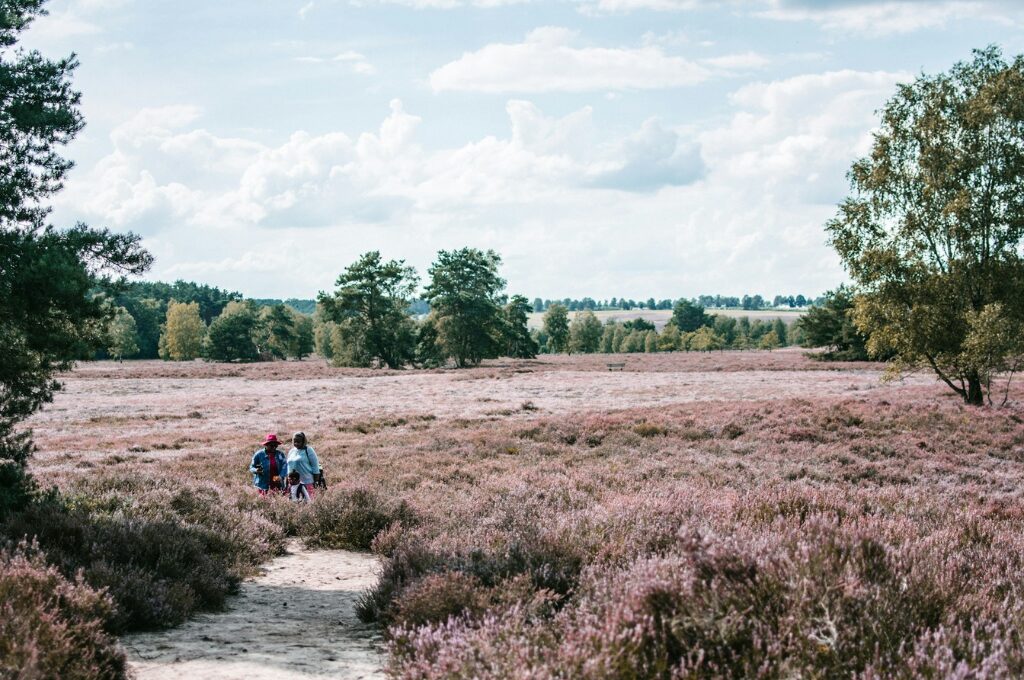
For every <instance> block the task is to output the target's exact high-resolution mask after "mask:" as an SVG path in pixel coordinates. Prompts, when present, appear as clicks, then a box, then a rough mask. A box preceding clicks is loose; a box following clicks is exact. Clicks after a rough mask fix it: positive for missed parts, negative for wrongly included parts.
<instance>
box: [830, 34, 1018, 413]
mask: <svg viewBox="0 0 1024 680" xmlns="http://www.w3.org/2000/svg"><path fill="white" fill-rule="evenodd" d="M1022 138H1024V57H1020V56H1018V57H1017V58H1016V59H1014V60H1013V62H1012V63H1009V64H1008V63H1007V62H1006V61H1004V60H1003V58H1002V54H1001V53H1000V51H999V50H998V49H997V48H995V47H989V48H987V49H985V50H981V51H975V52H974V58H973V59H972V60H971V61H969V62H962V63H958V64H956V65H954V66H953V68H952V69H950V71H949V72H948V73H940V74H938V75H934V76H928V75H922V76H919V77H918V78H917V79H916V80H915V81H914V82H913V83H911V84H909V85H902V86H900V87H899V88H898V90H897V92H896V95H895V96H894V97H893V98H892V99H891V100H889V102H888V103H887V104H886V105H885V107H884V109H883V110H882V121H881V126H880V128H879V130H878V132H876V133H875V137H874V144H873V147H872V150H871V154H870V156H868V157H867V158H862V159H860V160H858V161H857V162H855V163H854V164H853V167H852V169H851V170H850V174H849V177H850V182H851V185H852V189H853V192H852V195H851V196H850V197H849V198H847V199H846V201H845V202H844V203H843V204H842V205H841V206H840V207H839V214H838V215H837V216H836V217H835V218H834V219H833V220H831V221H830V222H829V223H828V225H827V229H828V232H829V234H830V237H831V243H832V245H833V246H834V247H835V248H836V250H837V252H838V253H839V256H840V258H841V259H842V262H843V264H844V265H845V266H846V269H847V271H848V272H849V273H850V276H851V277H852V278H853V280H854V281H855V282H856V283H857V285H858V290H859V293H860V295H859V296H858V298H857V302H856V305H857V306H856V312H855V321H856V323H857V325H858V327H859V328H860V329H861V330H863V331H865V332H866V333H868V335H869V340H868V349H869V351H872V352H880V351H884V350H886V349H889V350H892V351H893V352H894V353H895V355H896V359H897V361H896V362H895V363H894V366H896V367H897V368H899V367H907V368H909V367H916V366H921V365H924V366H928V367H930V368H931V370H933V371H934V372H935V373H936V374H937V375H938V377H939V378H940V379H941V380H942V381H944V382H945V383H946V384H947V385H948V386H949V387H950V388H951V389H952V390H953V391H954V392H956V393H957V394H959V395H960V396H961V397H962V398H963V400H964V401H965V402H966V403H968V404H975V405H977V404H982V403H984V398H985V379H984V375H985V373H986V372H988V371H989V366H987V365H985V363H984V362H985V361H988V360H991V361H997V362H1002V361H1003V360H1004V359H1005V357H999V356H994V357H993V356H990V357H988V358H987V359H983V358H980V357H978V356H975V355H974V353H973V352H971V351H970V347H971V336H972V333H974V334H977V333H979V332H984V329H982V328H977V327H976V322H977V320H978V319H980V318H990V317H991V311H992V310H994V309H998V310H999V313H1000V314H1001V315H1002V317H1003V318H1002V321H1003V322H1005V323H1006V324H1009V325H1010V326H1011V327H1012V328H1013V329H1015V330H1014V333H1015V334H1016V335H1020V334H1021V332H1024V259H1022V257H1021V242H1022V237H1024V143H1022ZM993 305H998V307H993ZM986 310H988V313H986ZM972 319H973V320H974V321H975V323H972ZM979 362H980V363H979Z"/></svg>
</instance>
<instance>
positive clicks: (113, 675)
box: [0, 544, 127, 680]
mask: <svg viewBox="0 0 1024 680" xmlns="http://www.w3.org/2000/svg"><path fill="white" fill-rule="evenodd" d="M113 609H114V605H113V602H112V601H111V599H110V597H109V596H108V595H106V594H105V593H103V592H102V591H98V590H95V589H93V588H91V587H90V586H89V585H87V584H86V583H85V582H84V580H83V579H82V577H81V576H80V575H79V576H76V577H74V578H73V579H67V578H65V577H64V576H63V575H62V574H61V573H60V571H58V570H57V569H56V568H55V567H52V566H49V565H47V564H46V562H45V560H44V559H43V557H42V555H41V554H40V553H39V552H38V549H37V548H36V547H35V546H32V547H27V546H25V545H24V544H22V545H21V546H19V547H17V548H13V549H10V548H9V549H6V550H3V551H0V677H2V678H11V679H17V680H23V679H24V680H30V679H34V678H75V679H76V680H77V679H81V680H108V679H109V680H114V679H119V678H124V677H126V676H127V671H126V664H125V658H124V654H123V653H122V652H121V650H120V649H119V648H118V646H117V642H116V640H115V639H114V637H113V636H112V635H111V634H110V633H109V632H107V624H108V623H109V622H110V620H111V616H112V613H113Z"/></svg>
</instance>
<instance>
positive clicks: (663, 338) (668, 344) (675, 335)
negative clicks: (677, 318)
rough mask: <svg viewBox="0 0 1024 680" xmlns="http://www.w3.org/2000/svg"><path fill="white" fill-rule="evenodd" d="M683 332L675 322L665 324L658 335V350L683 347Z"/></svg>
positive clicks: (674, 349)
mask: <svg viewBox="0 0 1024 680" xmlns="http://www.w3.org/2000/svg"><path fill="white" fill-rule="evenodd" d="M682 340H683V338H682V334H681V333H680V332H679V329H678V328H676V325H675V324H674V323H669V324H665V328H663V329H662V331H661V335H660V336H659V337H658V350H659V351H662V352H674V351H676V350H679V349H683V346H682Z"/></svg>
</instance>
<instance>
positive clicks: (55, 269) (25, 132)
mask: <svg viewBox="0 0 1024 680" xmlns="http://www.w3.org/2000/svg"><path fill="white" fill-rule="evenodd" d="M42 4H43V3H42V0H4V1H3V2H0V347H2V348H3V360H2V361H0V516H3V515H4V514H6V513H7V512H8V511H10V510H11V509H13V508H15V507H18V506H19V505H20V504H22V503H24V502H26V500H27V499H28V498H29V492H30V490H31V484H30V482H29V478H28V476H27V475H26V473H25V462H26V460H27V458H28V456H29V455H30V453H31V451H32V442H31V439H30V433H29V432H28V431H27V430H25V429H24V428H20V427H18V425H19V423H21V422H22V421H23V420H24V419H25V418H27V417H28V416H30V415H31V414H32V413H34V412H35V411H37V410H38V409H39V408H41V407H42V406H43V405H44V404H45V403H47V402H49V401H50V400H51V399H52V398H53V394H54V392H55V391H56V390H57V389H59V388H60V385H59V383H58V382H57V381H56V380H55V379H54V376H55V375H56V373H57V372H59V371H62V370H66V369H68V368H70V366H71V364H72V361H73V360H74V359H75V357H76V356H77V355H78V354H79V353H80V352H81V351H82V350H83V348H86V349H93V350H94V349H98V348H101V347H103V345H104V340H105V339H106V338H105V336H106V333H105V330H106V326H107V323H108V322H109V320H110V316H111V315H112V314H113V310H114V308H113V307H112V306H111V305H109V304H106V302H105V300H104V299H103V296H102V295H96V294H95V293H96V291H97V290H107V291H113V290H114V289H116V286H117V284H118V283H120V277H122V276H124V275H126V274H138V273H141V272H142V271H144V270H145V269H146V268H147V267H148V266H149V264H150V262H151V261H152V258H151V256H150V255H149V254H148V253H147V252H146V251H145V250H143V249H142V248H141V246H140V245H139V239H138V237H137V236H135V235H133V234H112V233H110V232H108V231H106V230H103V229H91V228H89V227H87V226H85V225H83V224H78V225H76V226H74V227H72V228H70V229H63V230H62V229H57V228H55V227H52V226H49V225H47V224H46V218H47V216H48V214H49V212H50V208H49V199H50V198H51V197H52V196H53V194H54V193H55V192H57V191H58V190H59V189H60V188H61V186H62V183H63V181H64V177H65V175H66V173H67V171H68V170H69V169H70V168H71V161H69V160H67V159H65V158H63V157H62V156H61V155H60V153H61V152H60V147H62V146H63V145H65V144H67V143H68V142H70V141H71V140H72V139H73V138H74V136H75V135H76V134H77V133H78V131H79V130H80V129H81V127H82V117H81V114H80V112H79V93H78V92H76V91H75V90H74V89H73V87H72V85H71V76H72V73H73V72H74V70H75V67H76V66H77V62H76V61H75V58H74V57H73V56H70V57H67V58H65V59H60V60H56V61H52V60H49V59H46V58H44V57H43V56H42V55H41V54H39V52H36V51H34V50H31V51H26V50H23V49H16V46H17V42H18V38H19V35H20V33H21V32H22V31H23V30H24V29H25V28H26V27H27V26H28V25H29V23H30V22H31V21H32V20H33V19H34V18H35V17H37V16H39V15H40V14H41V13H42ZM12 48H15V49H12Z"/></svg>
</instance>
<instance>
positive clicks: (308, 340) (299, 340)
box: [288, 310, 316, 359]
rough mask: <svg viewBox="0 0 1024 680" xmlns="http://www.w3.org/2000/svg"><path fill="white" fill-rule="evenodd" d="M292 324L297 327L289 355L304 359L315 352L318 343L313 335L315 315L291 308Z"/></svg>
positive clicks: (289, 347) (289, 348)
mask: <svg viewBox="0 0 1024 680" xmlns="http://www.w3.org/2000/svg"><path fill="white" fill-rule="evenodd" d="M289 314H290V316H291V318H292V326H293V328H294V329H295V333H294V336H293V337H292V341H291V343H290V344H289V346H288V356H290V357H293V358H295V359H304V358H305V357H307V356H309V355H310V354H312V353H313V351H314V350H315V348H316V344H315V341H314V337H313V317H312V316H310V315H309V314H304V313H302V312H297V311H294V310H289Z"/></svg>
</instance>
